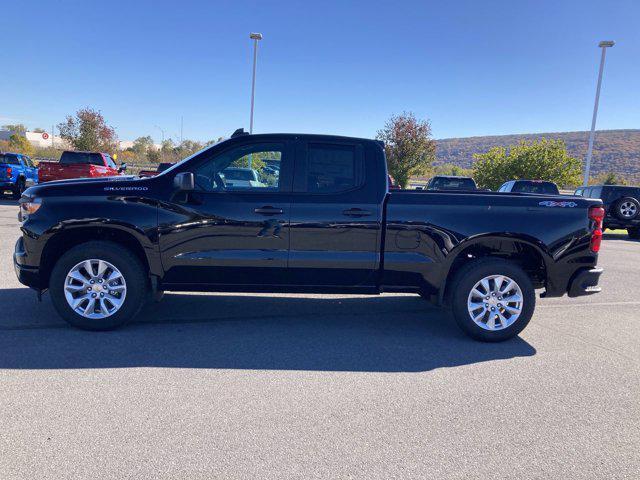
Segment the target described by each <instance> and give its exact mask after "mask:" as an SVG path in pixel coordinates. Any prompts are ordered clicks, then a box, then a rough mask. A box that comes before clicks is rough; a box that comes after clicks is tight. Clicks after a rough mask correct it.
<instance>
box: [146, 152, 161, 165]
mask: <svg viewBox="0 0 640 480" xmlns="http://www.w3.org/2000/svg"><path fill="white" fill-rule="evenodd" d="M147 160H149V162H151V163H159V162H160V150H156V149H155V148H150V149H149V150H147Z"/></svg>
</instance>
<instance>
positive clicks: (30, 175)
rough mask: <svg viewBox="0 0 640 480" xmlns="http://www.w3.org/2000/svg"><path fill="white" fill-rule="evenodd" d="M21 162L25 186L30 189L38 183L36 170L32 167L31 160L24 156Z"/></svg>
mask: <svg viewBox="0 0 640 480" xmlns="http://www.w3.org/2000/svg"><path fill="white" fill-rule="evenodd" d="M22 162H23V164H24V170H25V178H26V186H27V187H30V186H32V185H35V184H37V183H38V169H37V168H36V167H35V166H34V164H33V162H32V161H31V158H29V157H27V156H26V155H23V156H22Z"/></svg>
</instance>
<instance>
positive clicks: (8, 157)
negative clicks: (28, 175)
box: [0, 154, 20, 165]
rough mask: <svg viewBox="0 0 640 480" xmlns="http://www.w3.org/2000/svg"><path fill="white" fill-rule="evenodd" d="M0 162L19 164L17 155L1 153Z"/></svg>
mask: <svg viewBox="0 0 640 480" xmlns="http://www.w3.org/2000/svg"><path fill="white" fill-rule="evenodd" d="M0 163H6V164H8V165H20V161H19V160H18V157H17V156H15V155H2V154H0Z"/></svg>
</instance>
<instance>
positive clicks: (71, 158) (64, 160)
mask: <svg viewBox="0 0 640 480" xmlns="http://www.w3.org/2000/svg"><path fill="white" fill-rule="evenodd" d="M79 163H80V164H87V165H102V166H104V161H103V160H102V155H100V154H99V153H86V152H64V153H63V154H62V157H60V164H61V165H73V164H79Z"/></svg>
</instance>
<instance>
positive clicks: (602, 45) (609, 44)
mask: <svg viewBox="0 0 640 480" xmlns="http://www.w3.org/2000/svg"><path fill="white" fill-rule="evenodd" d="M614 45H615V42H613V41H611V40H607V41H602V42H600V43H599V44H598V46H599V47H600V48H602V56H601V57H600V71H599V73H598V86H597V87H596V102H595V105H594V106H593V118H592V119H591V133H590V134H589V148H588V149H587V162H586V165H585V167H584V186H585V187H586V186H587V185H588V184H589V172H590V170H591V155H592V153H593V137H594V136H595V133H596V118H597V117H598V102H599V101H600V87H601V86H602V71H603V70H604V57H605V56H606V54H607V48H608V47H613V46H614Z"/></svg>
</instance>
